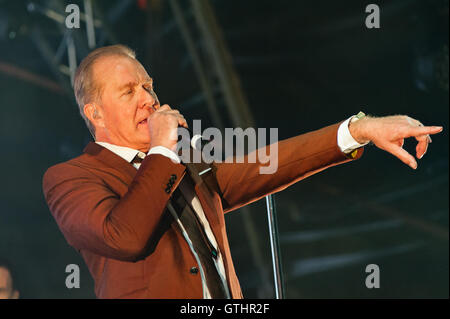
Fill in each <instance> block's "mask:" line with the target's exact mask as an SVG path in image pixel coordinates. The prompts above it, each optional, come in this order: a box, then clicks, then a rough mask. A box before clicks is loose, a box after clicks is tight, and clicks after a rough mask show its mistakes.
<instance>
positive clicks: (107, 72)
mask: <svg viewBox="0 0 450 319" xmlns="http://www.w3.org/2000/svg"><path fill="white" fill-rule="evenodd" d="M92 71H93V74H92V75H93V80H94V83H95V85H96V86H97V88H100V89H102V90H104V89H108V88H110V89H114V88H115V87H119V86H121V85H122V84H123V83H127V82H137V83H141V82H145V81H148V80H150V79H151V78H150V76H149V75H148V73H147V71H146V70H145V68H144V67H143V66H142V64H141V63H139V61H137V60H136V59H133V58H130V57H126V56H120V55H114V56H106V57H102V58H100V59H98V60H97V61H96V62H95V64H94V66H93V68H92Z"/></svg>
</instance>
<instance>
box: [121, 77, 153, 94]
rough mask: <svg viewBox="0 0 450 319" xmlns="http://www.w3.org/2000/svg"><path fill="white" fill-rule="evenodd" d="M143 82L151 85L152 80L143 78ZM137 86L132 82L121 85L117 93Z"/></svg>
mask: <svg viewBox="0 0 450 319" xmlns="http://www.w3.org/2000/svg"><path fill="white" fill-rule="evenodd" d="M145 82H151V83H152V84H153V79H152V78H151V77H148V78H145ZM137 85H138V84H137V83H136V82H134V81H130V82H128V83H125V84H122V85H121V86H119V91H122V90H125V89H126V88H131V87H135V86H137Z"/></svg>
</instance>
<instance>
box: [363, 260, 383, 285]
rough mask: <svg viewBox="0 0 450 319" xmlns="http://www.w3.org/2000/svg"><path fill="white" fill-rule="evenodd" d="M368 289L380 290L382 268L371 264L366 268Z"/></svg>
mask: <svg viewBox="0 0 450 319" xmlns="http://www.w3.org/2000/svg"><path fill="white" fill-rule="evenodd" d="M366 273H369V275H367V277H366V287H367V288H369V289H373V288H380V267H378V265H377V264H369V265H367V266H366Z"/></svg>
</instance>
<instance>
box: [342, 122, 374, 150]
mask: <svg viewBox="0 0 450 319" xmlns="http://www.w3.org/2000/svg"><path fill="white" fill-rule="evenodd" d="M352 118H353V116H352V117H350V118H348V119H347V120H345V121H344V122H343V123H342V124H341V125H340V126H339V129H338V133H337V143H338V146H339V148H340V149H341V151H342V152H343V153H345V154H349V153H351V152H352V151H354V150H356V149H357V148H360V147H362V146H364V145H367V144H369V143H368V142H367V143H364V144H359V143H358V142H357V141H356V140H355V139H354V138H353V136H352V135H351V134H350V131H349V129H348V124H349V122H350V120H351V119H352Z"/></svg>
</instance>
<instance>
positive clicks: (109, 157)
mask: <svg viewBox="0 0 450 319" xmlns="http://www.w3.org/2000/svg"><path fill="white" fill-rule="evenodd" d="M83 152H84V153H86V154H88V155H91V156H93V157H94V158H95V159H96V160H98V161H100V162H101V163H102V164H104V165H105V166H106V167H107V168H109V169H113V170H114V172H115V174H116V175H118V176H120V178H121V179H122V180H123V181H124V182H125V183H126V184H127V185H129V184H130V183H131V181H132V180H133V178H134V176H135V175H136V173H137V170H136V168H134V166H133V165H132V164H131V163H128V162H127V161H126V160H124V159H123V158H122V157H120V156H119V155H116V154H114V153H113V152H111V151H110V150H108V149H107V148H104V147H103V146H101V145H99V144H97V143H95V142H90V143H89V144H88V145H87V146H86V147H85V148H84V151H83Z"/></svg>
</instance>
